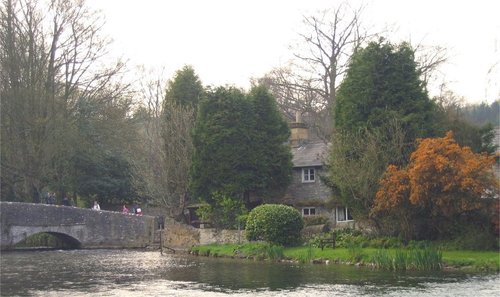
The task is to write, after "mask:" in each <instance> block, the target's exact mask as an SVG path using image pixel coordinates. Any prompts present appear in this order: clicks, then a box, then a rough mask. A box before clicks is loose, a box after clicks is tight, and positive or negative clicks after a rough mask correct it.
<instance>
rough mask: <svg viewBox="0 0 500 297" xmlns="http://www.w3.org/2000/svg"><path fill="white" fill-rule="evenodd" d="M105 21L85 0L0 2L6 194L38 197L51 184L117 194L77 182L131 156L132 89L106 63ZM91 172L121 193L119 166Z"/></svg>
mask: <svg viewBox="0 0 500 297" xmlns="http://www.w3.org/2000/svg"><path fill="white" fill-rule="evenodd" d="M43 4H45V5H43ZM102 24H103V19H102V17H101V15H99V14H98V13H96V12H94V11H92V10H90V9H89V8H88V7H87V6H86V5H85V2H84V1H76V2H68V1H47V3H45V2H44V3H41V2H39V1H28V0H6V1H2V3H1V4H0V81H1V84H0V98H1V117H0V118H1V137H2V142H1V180H2V196H1V197H2V199H8V200H17V201H33V202H37V201H39V198H40V196H41V194H42V192H43V191H46V190H47V189H50V190H51V191H57V192H59V193H60V194H61V195H62V194H66V193H67V192H72V194H74V195H75V196H76V195H77V194H78V192H79V191H82V192H81V193H82V194H84V193H85V194H88V195H90V194H92V195H98V196H99V198H101V197H102V198H111V197H112V196H115V194H112V193H111V192H109V193H108V192H106V193H108V194H109V195H108V194H105V193H104V192H103V191H90V189H91V188H92V187H87V188H86V190H83V187H85V185H81V184H78V181H79V180H80V179H79V177H81V175H79V174H80V173H82V171H81V170H82V169H83V168H82V166H84V168H87V169H89V168H98V167H99V165H100V164H99V163H100V162H101V161H102V160H104V159H106V160H126V157H127V155H129V154H128V152H127V149H128V148H129V145H128V144H130V139H131V138H133V134H134V133H133V132H131V130H130V129H129V128H130V126H129V123H130V122H129V121H128V120H127V113H128V112H129V111H130V108H131V101H130V97H129V96H127V92H126V91H127V86H126V85H124V84H122V83H120V82H117V80H116V77H117V76H118V75H119V74H120V72H121V70H122V68H123V64H122V63H121V62H119V61H118V62H117V63H116V64H114V65H111V66H109V67H103V63H102V62H103V60H102V58H103V57H104V55H105V53H106V46H107V44H108V42H109V40H108V39H106V38H102V37H101V36H100V34H99V33H100V30H101V28H102ZM125 131H127V132H125ZM95 152H103V153H102V154H100V155H99V154H94V153H95ZM83 155H85V157H83ZM80 157H82V158H80ZM101 157H102V158H101ZM83 161H84V162H83ZM110 162H113V161H110ZM120 164H122V162H120ZM87 173H89V174H88V175H87V178H94V179H93V180H92V182H101V183H105V180H109V181H112V182H111V184H107V185H106V186H111V188H113V189H115V190H116V187H115V186H116V185H117V184H116V183H115V182H114V177H117V175H116V170H110V171H108V172H107V173H106V174H108V175H113V176H114V177H113V176H112V177H111V178H110V179H100V178H101V177H102V176H99V177H97V176H95V175H94V174H93V173H92V172H89V171H88V172H87ZM94 173H95V172H94ZM118 175H119V176H120V177H119V178H120V179H122V178H126V177H125V176H124V175H123V174H118ZM95 178H99V179H100V180H99V181H97V180H95ZM120 184H121V185H125V184H127V182H124V183H120ZM113 192H114V193H116V191H113ZM126 192H129V191H128V190H127V191H126ZM103 195H104V196H103Z"/></svg>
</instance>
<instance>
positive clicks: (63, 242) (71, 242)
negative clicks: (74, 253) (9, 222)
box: [13, 231, 82, 249]
mask: <svg viewBox="0 0 500 297" xmlns="http://www.w3.org/2000/svg"><path fill="white" fill-rule="evenodd" d="M38 234H48V235H51V236H53V237H55V238H56V240H57V241H56V242H54V243H52V244H55V245H54V246H52V245H50V244H51V243H47V242H45V243H43V242H40V246H43V247H45V246H46V247H49V248H62V249H79V248H81V246H82V244H81V242H80V241H79V240H78V239H76V238H74V237H73V236H71V235H68V234H65V233H60V232H52V231H43V232H38V233H34V234H31V235H28V236H27V237H26V238H25V239H21V240H20V241H19V242H16V243H13V245H14V246H16V245H18V244H20V243H22V242H23V241H26V240H29V239H30V238H32V237H34V236H36V235H38Z"/></svg>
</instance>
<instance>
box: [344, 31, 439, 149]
mask: <svg viewBox="0 0 500 297" xmlns="http://www.w3.org/2000/svg"><path fill="white" fill-rule="evenodd" d="M418 69H419V67H418V64H417V63H416V62H415V57H414V50H413V49H412V48H411V47H410V46H409V45H408V44H407V43H402V44H400V45H398V46H394V45H392V44H391V43H388V42H385V41H383V40H380V41H378V42H371V43H369V44H368V46H366V47H365V48H362V49H359V50H357V51H356V52H355V53H354V55H353V57H352V61H351V63H350V66H349V69H348V71H347V74H346V77H345V79H344V81H343V82H342V84H341V85H340V87H339V90H338V92H337V105H336V108H335V121H336V127H337V128H338V129H341V130H348V131H358V130H360V129H363V128H370V129H373V128H377V127H380V126H382V125H384V124H385V123H387V122H389V121H390V120H394V119H396V120H398V121H399V122H400V123H401V124H402V125H403V128H404V130H405V134H406V137H407V138H406V140H407V141H408V142H413V141H414V140H415V139H416V138H418V137H427V136H433V135H434V133H435V127H434V123H435V120H434V115H435V114H434V108H435V107H434V104H433V102H432V101H431V100H430V99H429V97H428V95H427V93H426V91H425V85H424V82H423V81H422V80H421V79H420V74H421V73H420V71H419V70H418Z"/></svg>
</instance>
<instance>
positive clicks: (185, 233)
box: [162, 220, 247, 249]
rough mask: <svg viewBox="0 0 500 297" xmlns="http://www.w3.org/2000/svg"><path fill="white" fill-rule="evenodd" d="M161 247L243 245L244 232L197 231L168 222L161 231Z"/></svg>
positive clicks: (186, 247) (244, 240) (183, 247)
mask: <svg viewBox="0 0 500 297" xmlns="http://www.w3.org/2000/svg"><path fill="white" fill-rule="evenodd" d="M162 238H163V245H164V246H167V247H169V248H173V249H189V248H191V247H192V246H194V245H205V244H222V243H239V242H240V243H244V242H247V240H246V238H245V231H244V230H242V231H240V232H238V230H217V229H213V228H210V229H199V228H194V227H192V226H189V225H186V224H181V223H178V222H175V221H173V220H169V221H167V222H166V224H165V230H164V231H163V236H162Z"/></svg>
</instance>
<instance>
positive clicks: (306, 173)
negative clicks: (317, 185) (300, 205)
mask: <svg viewBox="0 0 500 297" xmlns="http://www.w3.org/2000/svg"><path fill="white" fill-rule="evenodd" d="M311 177H312V179H311ZM302 182H303V183H314V182H316V169H314V167H307V168H302Z"/></svg>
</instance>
